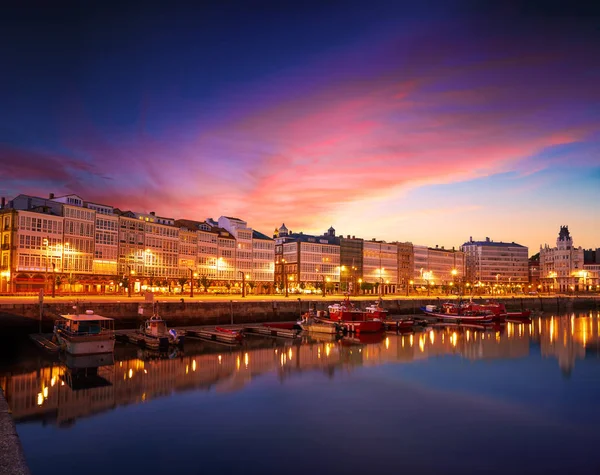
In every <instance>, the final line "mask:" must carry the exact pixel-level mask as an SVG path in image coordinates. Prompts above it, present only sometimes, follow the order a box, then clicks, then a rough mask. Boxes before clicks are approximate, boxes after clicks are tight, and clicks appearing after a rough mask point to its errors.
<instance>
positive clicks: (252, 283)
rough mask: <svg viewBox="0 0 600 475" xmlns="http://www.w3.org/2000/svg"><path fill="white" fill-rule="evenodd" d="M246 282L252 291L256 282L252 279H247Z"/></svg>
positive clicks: (251, 291)
mask: <svg viewBox="0 0 600 475" xmlns="http://www.w3.org/2000/svg"><path fill="white" fill-rule="evenodd" d="M246 284H247V285H248V287H249V288H250V293H254V287H256V282H254V281H253V280H249V281H247V282H246Z"/></svg>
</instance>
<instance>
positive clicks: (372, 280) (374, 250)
mask: <svg viewBox="0 0 600 475" xmlns="http://www.w3.org/2000/svg"><path fill="white" fill-rule="evenodd" d="M362 279H363V282H366V283H369V284H373V286H374V290H375V291H377V292H376V293H379V294H382V295H385V294H390V293H395V292H396V287H397V285H398V246H397V245H396V243H387V242H385V241H377V240H375V239H372V240H370V241H364V244H363V277H362Z"/></svg>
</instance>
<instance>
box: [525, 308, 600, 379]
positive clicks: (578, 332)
mask: <svg viewBox="0 0 600 475" xmlns="http://www.w3.org/2000/svg"><path fill="white" fill-rule="evenodd" d="M535 325H536V326H537V330H538V332H539V333H540V334H541V335H542V337H541V338H540V346H541V352H542V356H544V357H551V356H554V357H556V358H557V359H558V365H559V366H560V368H561V370H562V371H563V373H564V374H565V375H569V374H571V371H573V367H574V366H575V360H576V359H583V358H585V348H586V346H587V345H588V344H589V343H591V342H594V343H596V344H598V342H599V341H600V338H599V335H600V320H599V319H598V315H596V318H594V316H593V315H592V313H591V312H590V315H588V316H587V317H578V318H576V317H575V315H571V316H570V317H551V318H545V319H541V318H538V319H536V321H535Z"/></svg>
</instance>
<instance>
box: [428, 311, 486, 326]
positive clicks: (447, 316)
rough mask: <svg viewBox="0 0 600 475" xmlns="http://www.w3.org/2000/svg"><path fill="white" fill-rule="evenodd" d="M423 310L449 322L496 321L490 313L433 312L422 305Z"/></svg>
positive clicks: (431, 315)
mask: <svg viewBox="0 0 600 475" xmlns="http://www.w3.org/2000/svg"><path fill="white" fill-rule="evenodd" d="M421 310H422V311H423V313H425V315H428V316H430V317H435V318H437V319H438V320H443V321H449V322H477V323H492V322H493V321H494V316H490V315H458V314H453V313H437V312H431V311H429V310H427V309H426V308H424V307H421Z"/></svg>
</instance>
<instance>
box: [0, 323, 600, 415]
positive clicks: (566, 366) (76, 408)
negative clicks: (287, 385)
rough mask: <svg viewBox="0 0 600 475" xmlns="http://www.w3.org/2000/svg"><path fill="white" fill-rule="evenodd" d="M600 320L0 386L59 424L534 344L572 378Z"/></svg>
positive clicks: (3, 380) (14, 402)
mask: <svg viewBox="0 0 600 475" xmlns="http://www.w3.org/2000/svg"><path fill="white" fill-rule="evenodd" d="M598 317H599V315H598V313H597V312H596V314H591V313H590V314H589V315H586V316H582V317H575V316H571V317H551V318H544V319H541V318H536V319H534V320H533V321H532V322H531V323H530V324H516V323H514V324H513V323H508V324H506V326H505V327H504V328H503V329H502V330H498V331H481V330H477V329H473V328H464V327H456V326H454V327H452V326H445V327H436V328H433V329H430V330H428V331H425V332H422V333H416V334H406V335H396V334H387V335H383V336H380V339H379V341H377V342H376V343H369V342H368V341H371V340H362V337H359V338H347V339H344V340H342V341H334V340H327V338H325V337H323V340H324V341H316V340H314V339H312V338H310V339H307V340H306V341H305V342H303V343H302V344H295V345H290V346H278V347H275V348H273V347H268V348H256V349H250V348H242V349H238V350H236V351H224V352H223V353H221V354H218V353H211V354H200V355H194V356H183V357H178V358H175V359H155V360H150V361H144V360H142V359H139V358H135V359H130V360H126V361H118V362H116V363H115V364H114V365H107V366H100V367H99V368H98V369H97V376H98V377H99V378H101V379H102V380H104V381H106V382H107V383H108V384H106V385H103V386H99V387H92V386H90V387H84V388H83V389H79V390H74V389H72V387H71V386H73V385H72V384H70V383H71V382H72V381H70V380H69V378H70V377H72V375H71V374H70V373H71V372H72V371H73V370H67V368H66V366H64V365H57V366H53V367H46V368H41V369H39V370H36V371H31V372H27V373H22V374H9V375H7V376H0V386H1V387H2V389H3V390H4V394H5V395H6V398H7V400H8V403H9V405H10V407H11V409H12V413H13V417H14V418H15V419H16V420H17V421H19V420H26V419H42V420H50V421H56V422H57V423H58V424H60V425H62V424H66V423H70V422H72V421H74V420H75V419H77V418H78V417H83V416H87V415H91V414H94V413H99V412H102V411H106V410H109V409H113V408H115V407H117V406H121V405H127V404H132V403H133V404H137V403H143V402H145V401H148V400H150V399H154V398H157V397H161V396H168V395H169V394H171V393H172V392H174V391H182V390H187V389H202V388H203V389H207V390H208V389H214V390H215V391H219V392H221V391H237V390H239V389H242V388H243V387H244V386H245V385H246V384H247V383H249V382H250V381H251V380H252V378H254V377H255V376H258V375H261V374H265V373H268V372H276V373H278V374H279V377H280V378H281V379H282V380H285V379H286V378H287V377H288V376H289V375H290V374H293V373H296V372H299V371H311V370H315V369H316V370H322V371H324V372H326V373H327V374H329V375H334V374H335V372H336V371H338V370H340V369H342V370H346V371H351V370H352V369H353V368H355V367H360V366H375V365H380V364H384V363H398V362H405V363H408V362H411V361H414V360H424V359H428V358H434V357H439V356H452V355H456V356H460V357H462V358H465V359H468V360H480V359H507V358H526V357H527V356H528V355H529V352H530V341H531V340H534V341H539V342H540V347H541V354H542V356H544V357H548V356H556V358H557V359H558V363H559V366H560V368H561V369H562V370H563V372H565V373H567V374H568V373H570V372H571V371H572V369H573V366H574V363H575V360H576V359H577V358H584V357H585V348H586V346H592V345H596V346H597V345H598V343H599V342H600V337H599V334H600V320H599V318H598ZM365 337H367V335H365ZM369 337H372V336H371V335H369ZM365 342H366V343H365Z"/></svg>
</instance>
